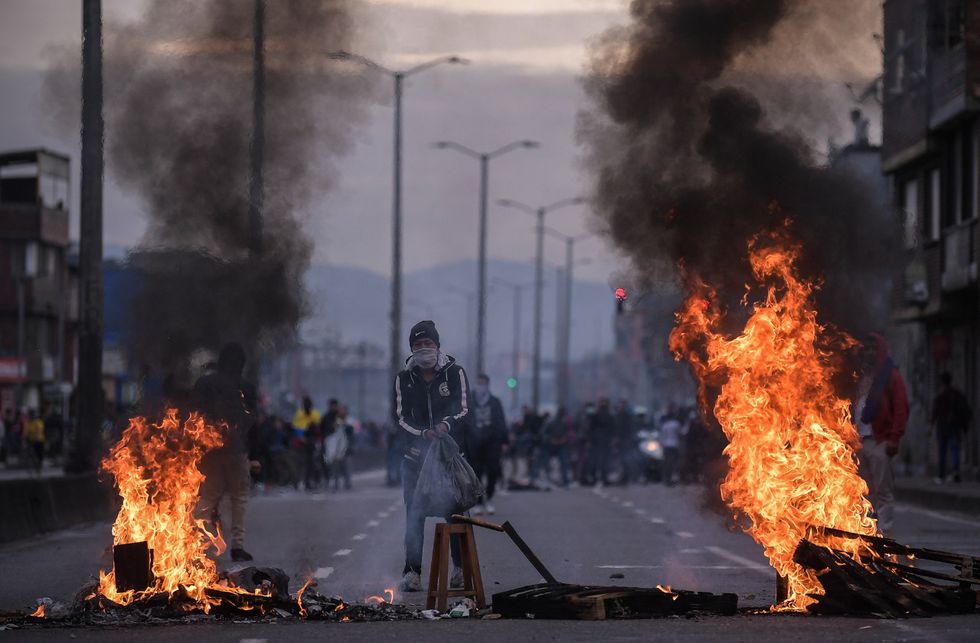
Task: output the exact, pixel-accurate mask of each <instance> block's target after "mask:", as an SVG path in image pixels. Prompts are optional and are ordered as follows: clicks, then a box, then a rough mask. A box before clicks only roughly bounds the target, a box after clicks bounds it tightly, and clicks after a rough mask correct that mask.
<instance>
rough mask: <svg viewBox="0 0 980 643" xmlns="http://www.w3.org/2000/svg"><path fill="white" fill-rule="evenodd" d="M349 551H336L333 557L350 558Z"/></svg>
mask: <svg viewBox="0 0 980 643" xmlns="http://www.w3.org/2000/svg"><path fill="white" fill-rule="evenodd" d="M351 551H353V550H351V549H338V550H337V551H335V552H334V553H333V555H334V556H350V553H351Z"/></svg>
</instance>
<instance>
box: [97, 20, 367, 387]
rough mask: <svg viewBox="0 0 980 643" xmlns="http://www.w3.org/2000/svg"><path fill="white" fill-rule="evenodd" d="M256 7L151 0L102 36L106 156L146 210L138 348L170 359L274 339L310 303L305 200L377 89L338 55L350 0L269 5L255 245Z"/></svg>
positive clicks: (144, 355)
mask: <svg viewBox="0 0 980 643" xmlns="http://www.w3.org/2000/svg"><path fill="white" fill-rule="evenodd" d="M254 7H255V3H254V2H243V1H236V0H209V1H207V2H200V1H199V0H155V1H153V2H151V3H150V4H149V5H148V8H147V11H146V13H145V15H144V16H143V18H142V19H141V20H140V21H139V22H137V23H135V24H128V25H121V26H119V25H117V26H109V27H108V28H107V30H106V36H105V69H106V72H105V74H106V122H107V127H106V131H107V161H108V168H109V171H110V173H111V175H112V176H113V178H114V179H115V180H116V181H118V182H119V183H120V184H121V185H122V186H124V187H129V188H131V189H132V190H134V191H135V192H136V193H138V194H139V195H140V196H141V197H142V199H143V200H145V202H146V204H147V206H148V208H147V209H148V214H149V221H148V227H147V232H146V235H145V238H144V239H143V240H142V242H141V244H140V247H139V248H137V249H135V250H134V251H133V252H132V253H131V255H130V265H131V266H132V267H134V268H135V269H136V271H137V272H138V273H139V279H138V288H137V291H138V292H137V294H136V295H135V299H134V301H133V302H132V307H131V314H130V323H129V326H130V328H129V343H130V349H131V351H132V356H133V357H135V358H137V359H139V360H142V361H144V362H145V363H147V364H148V365H155V366H159V367H161V368H164V369H170V368H174V367H179V365H180V364H181V362H182V360H186V358H187V357H188V356H189V355H190V353H191V352H192V351H194V350H196V349H199V348H212V349H213V348H216V347H217V346H218V345H219V344H221V343H222V342H224V341H228V340H232V339H234V340H238V341H244V342H245V343H246V345H250V346H262V347H263V348H265V349H269V348H272V347H274V346H276V345H279V344H281V343H282V342H284V341H286V340H288V339H289V338H290V337H291V336H292V335H293V334H294V333H295V329H296V327H297V324H298V322H299V321H300V319H301V317H302V316H303V315H304V312H305V310H306V307H305V301H304V293H303V286H302V276H303V274H304V272H305V271H306V269H307V267H308V265H309V261H310V256H311V252H312V248H313V243H314V240H313V239H311V238H309V236H307V235H306V233H305V232H304V231H303V228H302V223H303V219H304V216H305V215H304V209H305V207H307V206H308V205H309V203H310V200H311V198H312V197H313V196H315V195H318V194H322V193H323V192H324V191H326V190H329V189H330V187H331V185H332V183H333V180H334V176H335V168H334V163H335V162H336V161H337V160H338V159H339V158H340V156H341V155H342V154H343V153H344V152H345V151H346V150H347V149H348V147H349V145H350V143H351V138H352V130H353V126H354V125H355V124H357V122H358V121H359V120H360V115H361V113H362V111H363V109H362V108H363V107H364V106H365V105H366V101H367V99H368V98H369V96H368V91H367V90H368V88H367V87H366V86H365V85H364V84H363V83H364V81H363V80H361V76H359V75H351V74H340V73H338V72H337V71H336V70H335V69H334V68H332V66H331V63H330V61H329V60H328V59H327V56H326V54H327V52H329V51H331V50H336V49H344V48H350V46H351V44H350V43H351V39H352V35H353V34H354V31H355V18H356V16H355V7H354V3H353V2H352V1H351V0H276V1H275V2H266V3H265V21H264V25H265V47H264V51H265V96H264V104H265V136H264V141H265V143H264V152H265V153H264V163H263V174H264V187H265V189H264V206H263V213H262V232H261V238H260V244H261V254H260V255H259V256H258V257H257V258H256V257H254V256H251V255H250V253H249V248H250V242H251V241H252V230H251V227H250V224H249V204H250V202H249V198H250V197H249V180H250V149H251V145H252V143H253V122H254V121H253V114H252V104H253V101H252V96H253V25H254Z"/></svg>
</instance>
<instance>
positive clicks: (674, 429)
mask: <svg viewBox="0 0 980 643" xmlns="http://www.w3.org/2000/svg"><path fill="white" fill-rule="evenodd" d="M682 430H683V425H682V424H681V421H680V419H679V418H678V417H677V409H676V408H675V407H674V406H673V405H671V407H670V409H669V410H668V411H667V413H666V414H665V415H664V417H663V419H662V420H661V421H660V446H661V447H662V448H663V450H664V471H663V477H664V484H665V485H666V486H668V487H673V486H674V475H675V474H676V473H677V465H678V464H679V463H680V459H681V433H682Z"/></svg>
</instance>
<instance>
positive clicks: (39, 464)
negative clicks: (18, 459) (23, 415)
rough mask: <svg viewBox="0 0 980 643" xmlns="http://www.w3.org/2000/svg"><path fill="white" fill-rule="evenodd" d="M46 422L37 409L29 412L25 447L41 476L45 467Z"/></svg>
mask: <svg viewBox="0 0 980 643" xmlns="http://www.w3.org/2000/svg"><path fill="white" fill-rule="evenodd" d="M44 442H45V436H44V420H42V419H41V416H40V415H38V412H37V409H31V410H30V411H29V412H28V416H27V424H26V425H24V445H25V446H26V447H27V455H28V456H29V457H30V458H31V465H32V467H33V468H34V470H35V472H36V473H37V475H39V476H40V475H41V469H42V468H43V466H44Z"/></svg>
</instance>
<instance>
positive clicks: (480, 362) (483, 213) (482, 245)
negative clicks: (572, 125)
mask: <svg viewBox="0 0 980 643" xmlns="http://www.w3.org/2000/svg"><path fill="white" fill-rule="evenodd" d="M434 145H435V147H436V148H437V149H440V150H445V149H450V150H456V151H457V152H459V153H460V154H465V155H466V156H468V157H470V158H473V159H476V160H478V161H479V162H480V233H479V241H478V248H477V255H478V259H477V275H476V297H477V304H476V307H477V311H476V372H477V373H482V372H483V367H484V361H485V357H486V330H487V196H488V191H489V188H488V181H489V177H490V161H492V160H493V159H495V158H497V157H498V156H503V155H504V154H507V153H508V152H513V151H514V150H517V149H531V148H536V147H540V145H541V144H540V143H538V142H537V141H531V140H522V141H513V142H511V143H508V144H507V145H504V146H502V147H498V148H497V149H495V150H493V151H492V152H477V151H476V150H474V149H472V148H469V147H467V146H465V145H461V144H459V143H455V142H453V141H438V142H436V143H435V144H434Z"/></svg>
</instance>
